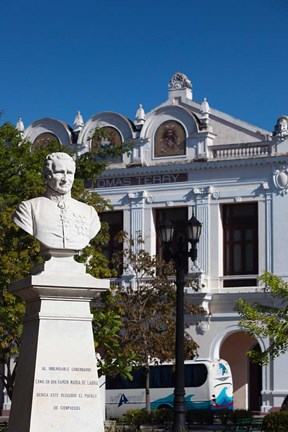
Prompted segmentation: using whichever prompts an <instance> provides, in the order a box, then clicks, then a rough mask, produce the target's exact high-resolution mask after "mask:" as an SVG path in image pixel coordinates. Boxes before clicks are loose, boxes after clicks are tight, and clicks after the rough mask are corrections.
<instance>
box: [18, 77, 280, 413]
mask: <svg viewBox="0 0 288 432" xmlns="http://www.w3.org/2000/svg"><path fill="white" fill-rule="evenodd" d="M287 126H288V117H286V116H282V117H280V118H279V119H278V120H277V123H276V126H275V130H274V131H273V132H269V131H266V130H263V129H261V128H258V127H256V126H253V125H251V124H248V123H246V122H244V121H241V120H238V119H236V118H234V117H232V116H230V115H228V114H225V113H223V112H220V111H218V110H217V109H214V108H212V107H209V104H208V101H207V100H206V99H205V98H204V99H203V101H202V102H201V103H198V102H196V101H194V99H193V93H192V84H191V82H190V80H189V79H188V77H187V76H185V75H184V74H182V73H176V74H175V75H174V76H173V77H172V79H171V81H170V83H169V85H168V99H167V100H166V101H165V102H164V103H162V104H160V105H159V106H157V107H155V108H154V109H152V110H151V111H150V112H149V113H146V114H145V112H144V109H143V107H142V106H141V105H140V106H139V108H138V110H137V113H136V117H135V119H134V121H131V120H130V119H128V118H127V117H125V116H124V115H122V114H118V113H114V112H100V113H97V114H95V115H93V116H92V117H91V118H90V119H89V120H88V121H86V122H84V121H83V118H82V116H81V114H80V112H78V113H77V115H76V118H75V120H74V124H73V127H70V126H69V125H67V124H66V123H64V122H62V121H59V120H55V119H50V118H44V119H40V120H36V121H35V122H33V123H32V124H31V125H29V126H28V127H27V128H26V129H25V128H24V125H23V122H22V119H19V120H18V123H17V128H18V129H19V130H21V131H22V132H23V134H24V136H25V137H26V138H27V139H29V140H30V141H31V142H32V143H33V145H45V143H46V142H48V141H49V140H51V139H52V138H53V139H57V140H58V141H59V142H60V143H61V144H63V145H65V146H67V148H69V149H70V150H75V152H76V153H77V154H78V155H80V154H82V153H84V152H89V151H94V152H96V153H97V148H96V149H95V140H93V135H94V132H95V130H96V129H97V128H104V130H105V132H106V134H107V139H102V142H101V145H106V144H110V145H111V144H112V145H115V146H119V147H121V146H122V145H123V144H124V143H128V144H129V145H130V147H131V151H130V153H129V154H124V155H123V156H121V157H120V156H116V157H114V158H113V159H112V160H111V163H110V165H109V167H108V169H107V170H106V171H105V172H104V173H103V175H102V176H101V178H99V179H98V180H97V182H96V184H95V185H93V188H92V189H91V192H93V191H96V192H97V193H99V194H100V195H101V196H103V197H105V198H107V199H109V200H110V201H111V203H112V205H113V208H114V210H113V211H112V212H110V213H107V214H105V215H104V216H103V217H105V218H106V220H108V221H109V223H110V230H111V233H112V234H113V232H117V231H118V230H120V229H123V230H125V231H126V232H127V233H128V234H129V235H130V236H132V237H135V236H136V235H137V233H139V232H141V233H142V236H143V238H144V239H145V245H146V248H147V250H148V251H149V252H150V253H151V254H152V255H154V254H155V253H157V254H161V244H160V242H159V236H158V235H157V226H158V225H159V223H160V222H161V221H164V220H166V219H169V220H170V221H172V222H173V223H174V224H175V226H176V235H177V236H178V238H179V236H181V235H183V233H184V228H185V224H186V223H187V221H188V219H190V217H191V216H192V213H193V212H195V215H196V216H197V219H198V220H199V221H200V222H201V223H202V224H203V226H202V235H201V239H200V243H199V250H198V260H197V262H196V263H195V264H194V265H192V262H188V263H187V268H188V274H189V275H190V277H193V278H195V279H196V280H197V281H199V284H200V287H201V288H200V289H199V290H198V291H197V292H196V291H193V290H192V289H191V288H189V287H187V289H186V291H187V293H188V294H189V296H191V301H192V302H194V303H197V304H200V305H202V306H203V307H204V308H205V309H206V311H207V315H206V316H205V317H204V318H199V320H198V321H197V322H195V323H194V324H193V325H191V327H189V330H188V331H189V332H190V334H191V335H192V337H193V338H194V339H195V341H196V342H197V343H198V344H199V351H198V353H199V357H203V358H218V357H221V358H224V359H225V360H227V361H228V362H229V363H230V366H231V368H232V373H233V381H234V398H235V408H246V409H247V408H250V409H254V410H255V409H257V410H258V409H261V410H262V411H265V412H268V411H270V410H271V409H272V408H275V407H279V406H280V405H281V403H282V401H283V398H284V396H286V394H287V393H288V377H287V373H286V365H287V361H288V355H282V356H281V357H279V358H277V359H275V360H274V361H272V362H271V363H270V364H269V365H268V366H263V367H259V366H255V365H252V364H251V363H250V362H249V360H248V358H247V356H246V353H247V351H248V350H249V349H251V348H252V347H256V348H257V349H260V350H263V349H264V348H265V347H266V346H267V343H268V341H267V340H262V339H259V340H256V339H253V338H252V337H250V336H248V335H247V334H245V333H243V332H242V331H241V329H240V327H239V324H238V323H239V316H238V315H237V313H236V312H235V310H234V302H235V300H237V299H238V298H240V297H243V298H245V299H248V300H251V301H270V302H272V301H274V302H275V299H274V300H272V299H271V298H269V297H267V294H265V293H263V291H262V288H261V286H259V281H258V276H259V275H260V274H261V273H262V272H263V271H264V270H267V271H270V272H273V273H275V274H277V275H279V276H281V277H283V278H284V279H285V280H288V265H287V256H286V253H285V249H286V247H284V246H285V245H286V244H288V230H287V229H286V228H285V225H286V223H287V220H288V127H287ZM93 146H94V147H93ZM116 246H117V245H116ZM116 246H115V242H111V244H110V245H109V247H108V246H107V250H106V251H105V253H107V256H110V255H111V254H112V253H113V250H114V249H115V247H116ZM120 277H121V280H122V283H123V284H124V285H125V284H126V283H131V279H133V274H129V272H126V273H125V274H122V275H120Z"/></svg>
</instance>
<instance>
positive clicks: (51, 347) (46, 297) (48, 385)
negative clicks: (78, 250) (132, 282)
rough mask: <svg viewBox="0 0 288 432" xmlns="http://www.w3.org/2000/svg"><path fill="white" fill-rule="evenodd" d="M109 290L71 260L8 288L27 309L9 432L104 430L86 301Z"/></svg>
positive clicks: (54, 261) (53, 262) (54, 262)
mask: <svg viewBox="0 0 288 432" xmlns="http://www.w3.org/2000/svg"><path fill="white" fill-rule="evenodd" d="M68 255H69V254H68ZM108 288H109V281H106V280H98V279H95V278H93V277H92V276H90V275H88V274H86V273H85V266H84V265H83V264H79V263H77V262H75V261H74V259H73V257H72V256H64V257H63V256H53V257H52V258H51V259H50V260H49V261H47V262H46V263H45V264H44V265H41V266H38V267H36V268H35V269H34V271H33V274H32V275H31V276H29V277H28V278H26V279H24V280H21V281H18V282H15V283H12V284H11V286H10V291H11V292H12V293H14V294H16V295H18V296H20V297H21V298H22V299H24V300H25V301H26V304H27V306H26V319H25V322H24V329H23V335H22V340H21V348H20V356H19V361H18V369H17V376H16V383H15V389H14V395H13V401H12V408H11V414H10V421H9V432H48V431H49V432H50V431H51V432H52V431H53V432H71V431H81V432H92V431H95V432H103V431H104V426H103V414H102V406H101V400H100V390H99V382H98V375H97V368H96V357H95V350H94V341H93V334H92V325H91V320H92V315H91V313H90V306H89V302H90V301H91V300H92V299H93V298H94V297H96V295H97V294H98V293H99V292H100V291H102V290H106V289H108Z"/></svg>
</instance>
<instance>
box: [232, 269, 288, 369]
mask: <svg viewBox="0 0 288 432" xmlns="http://www.w3.org/2000/svg"><path fill="white" fill-rule="evenodd" d="M259 279H260V281H261V282H262V283H263V284H264V291H265V292H267V293H268V296H267V303H266V304H261V303H259V302H253V303H249V302H247V301H246V300H244V299H240V300H238V301H237V302H236V306H235V309H236V311H237V312H238V313H239V314H240V316H241V321H240V326H241V327H242V329H243V330H244V331H246V332H247V333H249V334H250V335H251V336H254V337H256V338H268V341H269V345H268V347H267V348H266V349H265V351H263V352H258V351H256V350H255V351H254V350H252V351H250V352H249V353H248V355H249V356H250V357H251V359H252V360H253V361H254V362H256V363H260V364H268V362H269V360H270V358H275V357H278V356H279V355H280V354H283V353H285V352H286V351H287V349H288V283H287V282H285V281H284V280H283V279H281V278H280V277H279V276H275V275H273V274H271V273H269V272H265V273H264V274H263V275H262V276H261V277H260V278H259Z"/></svg>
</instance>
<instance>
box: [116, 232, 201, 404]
mask: <svg viewBox="0 0 288 432" xmlns="http://www.w3.org/2000/svg"><path fill="white" fill-rule="evenodd" d="M114 260H115V261H116V262H118V263H119V264H120V265H123V270H124V274H126V275H130V276H129V277H131V283H128V284H126V285H125V286H124V287H121V286H118V287H117V286H115V288H114V292H112V293H110V294H108V300H109V302H110V307H112V309H114V311H116V312H117V313H118V315H119V316H121V317H122V329H121V346H122V347H123V349H124V350H131V351H132V352H134V353H135V359H134V361H135V366H137V367H143V370H144V373H145V382H146V410H147V411H150V388H149V374H150V363H151V360H152V361H153V360H154V361H156V363H157V362H160V363H162V362H164V361H173V360H174V358H175V313H176V289H175V283H174V275H175V271H174V267H173V265H172V264H165V263H163V261H161V260H160V259H159V258H158V257H157V256H151V255H150V254H149V253H148V252H147V251H146V250H145V244H144V240H143V239H142V236H141V234H140V235H139V236H138V238H137V239H135V240H134V239H128V237H127V235H126V234H124V248H123V255H121V256H118V257H115V259H114ZM185 308H186V310H185V312H186V313H187V314H196V313H203V309H202V308H199V307H195V306H193V305H191V304H188V302H186V305H185ZM197 347H198V345H197V344H196V343H195V342H194V341H193V339H192V338H191V337H189V335H188V333H185V355H186V359H192V358H193V357H194V356H195V355H196V353H197Z"/></svg>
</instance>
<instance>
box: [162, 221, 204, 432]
mask: <svg viewBox="0 0 288 432" xmlns="http://www.w3.org/2000/svg"><path fill="white" fill-rule="evenodd" d="M201 228H202V224H201V223H200V222H199V221H198V220H197V219H196V217H195V216H194V213H193V216H192V217H191V219H190V220H189V221H188V223H187V227H186V233H187V238H188V241H189V243H191V249H190V251H189V252H188V251H187V250H185V243H184V240H183V237H179V240H178V242H177V249H176V251H173V252H171V251H170V249H169V244H171V242H172V240H173V235H174V225H173V224H172V223H171V222H168V221H167V222H165V223H163V224H161V225H160V226H159V232H160V238H161V242H162V243H164V245H166V247H167V248H166V250H165V251H164V259H165V261H167V262H168V261H169V260H170V259H173V260H174V262H175V269H176V287H177V291H176V346H175V389H174V420H173V427H172V431H173V432H183V431H186V430H187V429H186V411H185V382H184V377H185V369H184V359H185V356H184V286H185V263H186V260H187V258H188V257H190V258H191V259H192V261H193V262H194V261H196V259H197V243H198V242H199V239H200V235H201Z"/></svg>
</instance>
